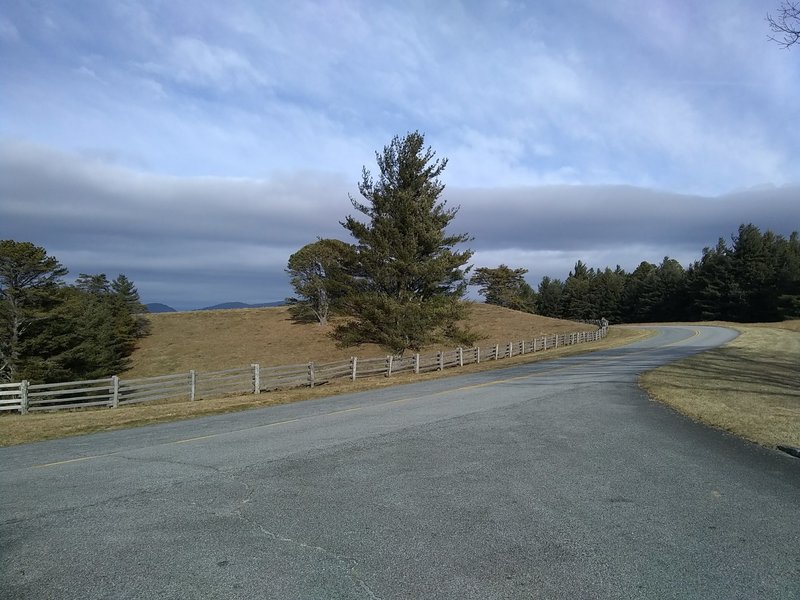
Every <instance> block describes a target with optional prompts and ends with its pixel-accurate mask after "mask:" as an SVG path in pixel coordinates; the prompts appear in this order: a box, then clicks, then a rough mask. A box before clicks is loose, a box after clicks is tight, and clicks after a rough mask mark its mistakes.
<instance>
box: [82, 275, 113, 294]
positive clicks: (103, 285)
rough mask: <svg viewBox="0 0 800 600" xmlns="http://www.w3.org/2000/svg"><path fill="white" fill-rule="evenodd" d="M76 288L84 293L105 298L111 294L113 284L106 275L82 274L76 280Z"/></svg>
mask: <svg viewBox="0 0 800 600" xmlns="http://www.w3.org/2000/svg"><path fill="white" fill-rule="evenodd" d="M75 287H76V288H78V289H79V290H81V291H82V292H86V293H87V294H92V295H94V296H105V295H107V294H110V293H111V282H110V281H109V280H108V277H106V274H105V273H100V274H98V275H87V274H86V273H81V274H80V275H78V278H77V279H76V280H75Z"/></svg>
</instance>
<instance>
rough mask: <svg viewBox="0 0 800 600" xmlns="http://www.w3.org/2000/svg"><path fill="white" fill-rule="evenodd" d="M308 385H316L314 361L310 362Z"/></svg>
mask: <svg viewBox="0 0 800 600" xmlns="http://www.w3.org/2000/svg"><path fill="white" fill-rule="evenodd" d="M308 385H309V387H312V388H313V387H314V362H313V361H312V362H309V363H308Z"/></svg>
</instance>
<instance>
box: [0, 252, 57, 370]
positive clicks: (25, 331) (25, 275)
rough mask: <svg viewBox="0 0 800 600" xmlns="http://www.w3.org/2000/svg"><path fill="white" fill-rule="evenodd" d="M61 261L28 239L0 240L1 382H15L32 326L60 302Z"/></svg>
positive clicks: (24, 359) (23, 364) (22, 367)
mask: <svg viewBox="0 0 800 600" xmlns="http://www.w3.org/2000/svg"><path fill="white" fill-rule="evenodd" d="M66 274H67V269H65V268H64V267H63V266H62V265H61V263H59V262H58V260H56V259H55V258H54V257H52V256H48V255H47V251H46V250H45V249H44V248H40V247H38V246H34V245H33V244H32V243H30V242H16V241H14V240H2V241H0V381H18V380H19V375H20V372H21V371H22V370H23V369H24V366H25V361H26V355H25V347H26V346H27V345H28V344H27V342H28V340H29V338H30V337H31V335H32V331H31V328H32V327H33V326H34V325H35V324H37V323H38V322H40V321H42V320H44V319H46V318H47V312H48V311H49V310H50V309H51V308H52V307H53V306H54V305H55V304H57V303H58V301H59V298H58V296H59V289H60V288H61V287H62V286H63V281H62V279H61V278H62V277H63V276H64V275H66Z"/></svg>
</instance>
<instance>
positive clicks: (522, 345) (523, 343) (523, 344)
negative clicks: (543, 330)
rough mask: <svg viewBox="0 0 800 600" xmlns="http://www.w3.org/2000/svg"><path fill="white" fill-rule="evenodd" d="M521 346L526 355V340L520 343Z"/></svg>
mask: <svg viewBox="0 0 800 600" xmlns="http://www.w3.org/2000/svg"><path fill="white" fill-rule="evenodd" d="M520 346H521V347H522V354H525V340H522V341H521V342H520Z"/></svg>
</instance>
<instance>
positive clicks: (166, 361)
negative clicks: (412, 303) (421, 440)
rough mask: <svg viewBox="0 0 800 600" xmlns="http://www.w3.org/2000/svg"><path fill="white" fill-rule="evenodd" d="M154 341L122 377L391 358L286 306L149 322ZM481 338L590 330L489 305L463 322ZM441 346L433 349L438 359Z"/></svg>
mask: <svg viewBox="0 0 800 600" xmlns="http://www.w3.org/2000/svg"><path fill="white" fill-rule="evenodd" d="M148 319H149V320H150V322H151V324H152V334H151V335H150V336H148V337H146V338H144V339H143V340H141V341H140V344H139V347H138V348H137V350H136V351H135V352H134V354H133V357H132V367H131V369H130V370H129V371H127V372H126V373H125V374H124V375H123V377H127V378H130V377H145V376H152V375H164V374H168V373H177V372H181V371H188V370H190V369H196V370H198V371H210V370H216V369H227V368H233V367H240V366H244V365H248V364H251V363H259V364H262V365H267V366H273V365H286V364H295V363H302V362H307V361H312V360H313V361H317V362H323V361H332V360H339V359H346V358H349V357H350V356H354V355H355V356H358V357H361V358H368V357H375V356H385V355H386V354H387V353H386V351H385V350H383V349H381V348H379V347H378V346H375V345H372V344H366V345H363V346H358V347H353V348H337V347H336V344H335V342H334V341H333V340H332V339H331V338H330V337H329V336H328V333H330V331H331V327H330V326H327V327H321V326H320V325H317V324H296V323H294V322H292V320H291V319H290V318H289V313H288V309H287V308H286V307H277V308H250V309H242V310H216V311H198V312H184V313H160V314H151V315H148ZM464 324H465V325H467V326H469V327H470V329H472V330H473V331H475V332H476V333H478V334H479V335H480V336H481V337H482V339H481V340H480V341H479V342H478V343H479V344H480V345H481V346H488V345H490V344H494V343H506V342H508V341H509V340H511V341H519V340H522V339H525V340H530V339H533V338H534V337H536V336H540V335H543V334H551V333H567V332H573V331H584V330H587V329H591V326H588V325H584V324H581V323H574V322H572V321H562V320H559V319H550V318H548V317H541V316H538V315H531V314H528V313H521V312H518V311H514V310H508V309H505V308H500V307H498V306H492V305H488V304H472V310H471V314H470V317H469V319H467V320H466V321H465V323H464ZM437 349H439V348H438V347H430V348H426V349H425V351H426V352H434V351H436V350H437Z"/></svg>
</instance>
